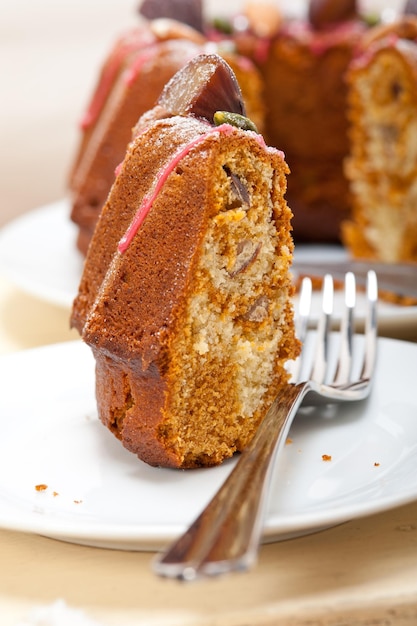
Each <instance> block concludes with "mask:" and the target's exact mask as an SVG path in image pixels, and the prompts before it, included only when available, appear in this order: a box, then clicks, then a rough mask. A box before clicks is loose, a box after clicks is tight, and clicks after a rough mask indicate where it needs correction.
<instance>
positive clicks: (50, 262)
mask: <svg viewBox="0 0 417 626" xmlns="http://www.w3.org/2000/svg"><path fill="white" fill-rule="evenodd" d="M69 215H70V209H69V203H68V202H67V201H66V200H61V201H59V202H55V203H53V204H49V205H47V206H45V207H41V208H39V209H35V210H33V211H30V212H29V213H26V214H24V215H22V216H21V217H18V218H17V219H15V220H13V221H12V222H10V223H9V224H7V225H6V226H4V227H3V228H2V230H1V231H0V270H1V271H2V272H3V274H5V275H6V276H7V277H8V278H9V280H11V282H13V283H14V284H16V285H17V286H18V287H20V288H21V289H23V290H24V291H25V292H27V293H30V294H31V295H33V296H36V297H39V298H41V299H43V300H46V301H47V302H51V303H52V304H57V305H59V306H64V307H68V308H69V307H70V306H71V305H72V301H73V299H74V296H75V295H76V293H77V290H78V283H79V281H80V276H81V272H82V267H83V262H84V258H83V256H82V255H81V254H80V253H79V252H78V250H77V249H76V245H75V241H76V237H77V227H76V226H75V224H73V223H72V222H71V221H70V218H69Z"/></svg>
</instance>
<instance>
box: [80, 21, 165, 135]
mask: <svg viewBox="0 0 417 626" xmlns="http://www.w3.org/2000/svg"><path fill="white" fill-rule="evenodd" d="M154 41H155V38H154V36H153V35H150V34H149V33H147V32H146V31H133V32H132V33H129V35H128V36H127V37H126V39H125V40H122V41H120V42H119V43H118V44H117V45H116V46H115V48H114V50H113V52H112V54H111V56H110V58H109V60H108V62H107V64H106V66H105V67H104V69H103V74H102V76H101V78H100V81H99V84H98V86H97V89H96V91H95V92H94V94H93V97H92V99H91V102H90V104H89V106H88V109H87V111H86V112H85V113H84V116H83V117H82V119H81V121H80V126H81V128H82V129H83V130H86V129H87V128H89V126H91V125H92V124H94V122H95V121H96V120H97V119H98V117H99V115H100V112H101V110H102V108H103V105H104V102H105V101H106V98H107V96H108V94H109V93H110V89H111V87H112V85H113V83H114V81H115V79H116V76H117V74H118V73H119V71H120V68H121V67H122V65H123V63H124V61H125V59H126V58H127V56H128V55H129V54H130V53H131V52H134V51H135V50H138V49H140V48H142V47H144V46H147V45H150V44H151V43H153V42H154Z"/></svg>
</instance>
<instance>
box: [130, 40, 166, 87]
mask: <svg viewBox="0 0 417 626" xmlns="http://www.w3.org/2000/svg"><path fill="white" fill-rule="evenodd" d="M157 50H158V45H157V44H154V45H152V46H149V47H148V48H147V49H146V50H145V52H142V53H141V54H140V55H139V56H138V57H137V58H136V59H135V61H134V62H133V63H132V66H131V67H130V68H129V69H128V71H127V72H126V74H125V76H124V81H125V83H126V85H129V86H130V85H132V84H133V83H134V82H135V80H136V78H137V77H138V76H139V74H140V72H141V70H142V68H143V66H144V65H145V63H146V62H147V61H149V60H150V59H152V57H153V56H155V54H156V52H157Z"/></svg>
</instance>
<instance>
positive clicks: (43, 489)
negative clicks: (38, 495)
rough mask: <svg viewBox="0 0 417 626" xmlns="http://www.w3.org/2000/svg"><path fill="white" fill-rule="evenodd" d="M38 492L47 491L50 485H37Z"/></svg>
mask: <svg viewBox="0 0 417 626" xmlns="http://www.w3.org/2000/svg"><path fill="white" fill-rule="evenodd" d="M35 489H36V491H46V490H47V489H48V485H45V484H44V483H40V484H39V485H35Z"/></svg>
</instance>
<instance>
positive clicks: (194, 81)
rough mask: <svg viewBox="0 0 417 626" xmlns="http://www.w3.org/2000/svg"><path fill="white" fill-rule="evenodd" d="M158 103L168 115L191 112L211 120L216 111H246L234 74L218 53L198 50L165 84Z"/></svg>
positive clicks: (242, 112) (194, 115)
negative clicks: (195, 55) (203, 52)
mask: <svg viewBox="0 0 417 626" xmlns="http://www.w3.org/2000/svg"><path fill="white" fill-rule="evenodd" d="M158 104H159V105H161V106H162V107H163V108H164V109H165V110H166V111H167V112H168V113H170V114H171V115H183V116H186V115H192V116H193V117H197V118H202V119H205V120H207V121H208V122H209V123H210V124H213V117H214V114H215V113H216V112H217V111H228V112H229V113H237V114H238V115H241V116H244V115H245V113H246V111H245V107H244V104H243V98H242V93H241V91H240V87H239V85H238V82H237V80H236V77H235V75H234V73H233V71H232V69H231V68H230V67H229V65H228V64H227V63H226V62H225V61H224V60H223V59H222V58H221V57H220V56H218V55H217V54H200V55H198V56H197V57H195V58H194V59H192V60H191V61H190V62H189V63H187V65H186V66H185V67H183V68H182V69H181V70H180V71H179V72H177V73H176V74H175V76H173V78H171V80H170V81H169V82H168V83H167V84H166V85H165V87H164V89H163V91H162V94H161V96H160V97H159V100H158ZM234 125H235V126H236V125H237V124H234Z"/></svg>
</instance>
